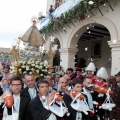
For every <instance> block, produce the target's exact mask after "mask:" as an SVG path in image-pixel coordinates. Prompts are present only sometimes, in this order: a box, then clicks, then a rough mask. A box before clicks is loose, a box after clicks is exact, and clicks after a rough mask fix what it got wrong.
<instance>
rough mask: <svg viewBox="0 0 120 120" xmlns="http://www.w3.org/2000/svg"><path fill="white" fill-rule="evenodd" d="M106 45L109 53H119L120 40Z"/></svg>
mask: <svg viewBox="0 0 120 120" xmlns="http://www.w3.org/2000/svg"><path fill="white" fill-rule="evenodd" d="M108 45H109V46H110V48H112V50H111V51H120V40H118V41H117V42H116V43H113V42H112V41H108Z"/></svg>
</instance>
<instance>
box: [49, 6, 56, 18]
mask: <svg viewBox="0 0 120 120" xmlns="http://www.w3.org/2000/svg"><path fill="white" fill-rule="evenodd" d="M54 10H55V9H54V8H53V5H50V9H49V15H50V16H51V13H52V12H53V11H54Z"/></svg>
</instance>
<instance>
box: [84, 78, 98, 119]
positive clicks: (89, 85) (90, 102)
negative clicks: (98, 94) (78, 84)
mask: <svg viewBox="0 0 120 120" xmlns="http://www.w3.org/2000/svg"><path fill="white" fill-rule="evenodd" d="M83 85H84V87H83V89H82V93H83V94H85V95H86V97H87V102H88V106H89V108H90V110H91V112H90V113H89V115H87V116H86V118H85V120H97V116H96V114H95V109H94V104H93V96H92V94H91V90H92V88H93V87H92V79H91V78H90V77H86V78H85V79H84V81H83Z"/></svg>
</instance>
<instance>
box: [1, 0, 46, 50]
mask: <svg viewBox="0 0 120 120" xmlns="http://www.w3.org/2000/svg"><path fill="white" fill-rule="evenodd" d="M46 1H47V0H0V47H5V48H11V47H12V45H13V44H14V43H15V41H16V39H17V38H18V37H19V36H21V35H23V34H24V33H25V32H26V31H27V30H28V29H29V28H30V27H31V25H32V22H31V19H32V17H33V16H38V14H39V12H40V11H42V12H43V14H44V15H45V14H46ZM37 27H38V29H39V23H38V24H37Z"/></svg>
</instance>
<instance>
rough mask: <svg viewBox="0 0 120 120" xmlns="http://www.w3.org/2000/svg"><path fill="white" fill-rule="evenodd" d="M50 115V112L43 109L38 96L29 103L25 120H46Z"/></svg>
mask: <svg viewBox="0 0 120 120" xmlns="http://www.w3.org/2000/svg"><path fill="white" fill-rule="evenodd" d="M50 114H51V112H50V111H49V110H47V109H45V108H44V107H43V105H42V103H41V101H40V100H39V97H38V96H37V97H35V98H34V99H33V100H31V101H30V103H29V106H28V115H27V120H47V119H48V117H49V116H50ZM30 116H31V117H30Z"/></svg>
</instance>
